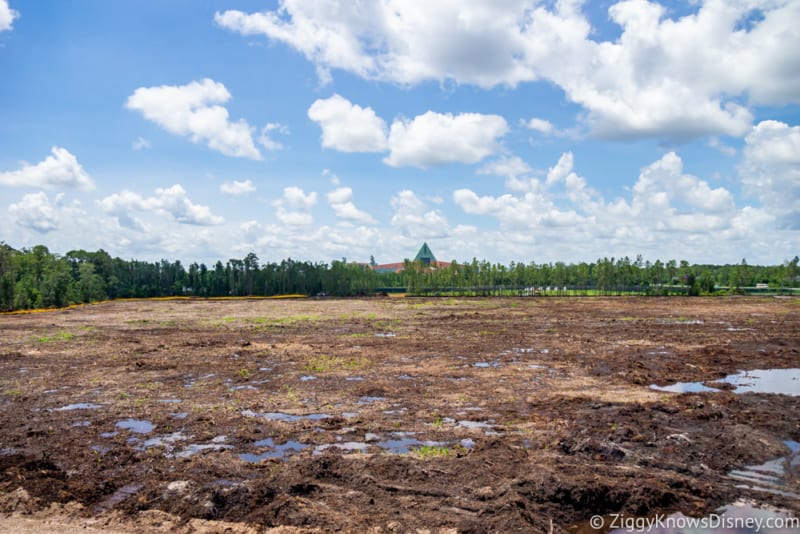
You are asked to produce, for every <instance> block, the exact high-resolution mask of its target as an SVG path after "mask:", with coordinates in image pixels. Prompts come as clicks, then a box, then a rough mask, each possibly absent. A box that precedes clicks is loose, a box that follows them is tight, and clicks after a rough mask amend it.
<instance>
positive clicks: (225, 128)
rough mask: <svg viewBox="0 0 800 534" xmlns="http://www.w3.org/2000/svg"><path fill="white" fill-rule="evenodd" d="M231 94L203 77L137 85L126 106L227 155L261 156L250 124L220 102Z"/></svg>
mask: <svg viewBox="0 0 800 534" xmlns="http://www.w3.org/2000/svg"><path fill="white" fill-rule="evenodd" d="M230 98H231V94H230V93H229V92H228V90H227V89H226V88H225V86H224V85H223V84H221V83H217V82H215V81H214V80H210V79H208V78H205V79H203V81H201V82H197V81H193V82H190V83H188V84H186V85H178V86H176V85H162V86H159V87H140V88H138V89H136V90H135V91H134V92H133V94H132V95H131V96H129V97H128V100H127V102H126V104H125V106H126V107H127V108H128V109H132V110H136V111H140V112H141V113H142V115H144V117H145V118H146V119H147V120H150V121H153V122H155V123H156V124H158V125H159V126H161V127H162V128H164V129H165V130H167V131H168V132H170V133H172V134H175V135H181V136H185V137H189V138H190V139H191V140H192V142H193V143H200V142H205V143H207V144H208V147H209V148H211V149H213V150H216V151H218V152H221V153H223V154H225V155H226V156H235V157H243V158H250V159H255V160H260V159H261V153H260V152H259V151H258V149H257V148H256V147H255V144H254V143H253V137H252V131H253V128H252V127H251V126H250V125H248V124H247V122H246V121H245V120H243V119H242V120H239V121H236V122H231V121H230V120H229V117H228V110H227V109H225V108H224V107H223V106H221V105H219V104H224V103H225V102H227V101H228V100H230Z"/></svg>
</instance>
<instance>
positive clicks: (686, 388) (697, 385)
mask: <svg viewBox="0 0 800 534" xmlns="http://www.w3.org/2000/svg"><path fill="white" fill-rule="evenodd" d="M650 389H655V390H656V391H666V392H669V393H704V392H707V391H716V392H719V391H720V390H718V389H714V388H710V387H708V386H704V385H703V383H702V382H677V383H675V384H672V385H669V386H657V385H655V384H653V385H651V386H650Z"/></svg>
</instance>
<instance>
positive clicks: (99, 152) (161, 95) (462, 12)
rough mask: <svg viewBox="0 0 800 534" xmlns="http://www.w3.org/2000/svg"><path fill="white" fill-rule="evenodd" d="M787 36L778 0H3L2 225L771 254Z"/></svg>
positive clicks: (793, 63) (448, 248)
mask: <svg viewBox="0 0 800 534" xmlns="http://www.w3.org/2000/svg"><path fill="white" fill-rule="evenodd" d="M798 49H800V1H798V0H777V1H776V0H763V1H757V0H737V1H727V2H725V1H706V2H695V1H691V2H662V3H658V2H648V1H645V0H625V1H622V2H613V1H612V2H605V1H604V2H585V3H584V2H580V1H577V0H559V1H543V2H536V1H525V0H471V1H457V0H451V1H447V2H421V1H419V2H418V1H407V0H403V1H400V0H372V1H369V2H361V3H358V4H357V3H354V2H345V1H334V0H284V1H282V2H275V1H256V0H246V1H244V0H243V1H227V2H221V1H220V2H216V1H211V0H204V1H195V0H180V1H179V0H170V1H165V2H156V1H147V2H138V1H136V2H134V1H126V0H119V1H115V2H100V1H97V0H92V1H88V0H73V1H71V2H61V1H57V0H0V72H2V73H3V76H2V82H0V240H2V241H5V242H6V243H8V244H10V245H11V246H14V247H29V246H33V245H36V244H45V245H47V246H48V247H49V248H50V249H51V250H52V251H54V252H57V253H62V254H63V253H65V252H67V251H69V250H72V249H78V248H83V249H88V250H95V249H98V248H103V249H105V250H107V251H109V252H110V253H111V254H113V255H118V256H121V257H124V258H140V259H159V258H170V259H181V260H183V261H185V262H191V261H206V262H211V261H216V260H217V259H223V260H225V259H227V258H231V257H243V256H244V255H245V254H247V253H248V252H250V251H253V252H255V253H256V254H257V255H258V256H259V257H260V258H261V259H262V261H278V260H280V259H282V258H286V257H292V258H296V259H310V260H315V261H317V260H320V261H330V260H331V259H338V258H342V257H346V258H348V260H357V261H365V260H367V259H369V257H370V255H374V256H375V258H376V260H377V261H379V262H390V261H399V260H402V259H403V258H405V257H413V255H414V254H415V253H416V250H417V249H418V248H419V246H420V244H421V243H422V242H423V241H427V242H428V243H429V244H430V246H431V248H432V249H433V251H434V253H435V254H436V255H437V257H438V258H439V259H442V260H451V259H455V260H459V261H462V260H471V259H472V258H473V257H478V258H486V259H489V260H492V261H501V262H509V261H512V260H513V261H524V262H529V261H537V262H545V261H567V262H577V261H583V260H586V261H592V260H595V259H597V258H599V257H603V256H608V257H611V256H615V257H620V256H625V255H627V256H630V257H635V256H636V255H637V254H642V255H643V256H644V258H645V259H650V260H655V259H659V258H660V259H671V258H675V259H687V260H689V261H691V262H698V263H728V262H738V261H740V260H741V259H742V258H746V259H747V261H748V262H750V263H769V264H776V263H781V262H783V261H785V260H787V259H791V258H792V257H794V256H795V255H797V254H798V253H800V233H799V232H800V56H798V54H796V50H798Z"/></svg>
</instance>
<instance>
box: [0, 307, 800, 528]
mask: <svg viewBox="0 0 800 534" xmlns="http://www.w3.org/2000/svg"><path fill="white" fill-rule="evenodd" d="M798 351H800V300H797V299H778V298H768V299H758V298H716V299H701V298H697V299H691V298H686V299H684V298H669V299H659V298H608V299H605V298H586V299H580V298H570V299H550V298H536V299H532V298H531V299H458V300H454V299H450V300H445V299H439V300H437V299H408V298H407V299H386V298H384V299H379V298H376V299H363V300H327V299H322V300H284V301H265V300H253V301H214V302H211V301H201V300H198V301H171V302H170V301H167V302H162V301H125V302H112V303H105V304H101V305H94V306H86V307H81V308H77V309H73V310H65V311H55V312H49V313H41V314H31V315H15V316H4V317H0V408H1V409H0V517H3V518H2V519H0V530H9V529H12V528H13V529H17V530H21V531H26V530H25V529H26V528H28V529H29V530H27V531H30V532H33V531H36V530H37V529H42V528H47V529H48V530H60V531H70V530H71V529H74V531H76V532H77V531H82V532H91V531H92V530H91V529H97V531H113V532H143V531H175V530H178V531H184V532H216V531H226V530H227V531H229V532H262V531H267V529H271V528H278V530H276V532H298V531H302V532H305V531H310V532H313V531H326V532H327V531H331V530H341V531H352V532H365V531H371V532H413V531H417V530H422V531H424V530H428V531H430V532H440V531H441V532H452V531H459V532H460V531H465V532H484V531H487V532H490V531H491V532H509V531H534V532H535V531H549V530H551V529H552V530H553V531H555V532H559V531H571V530H574V529H575V527H574V526H575V525H580V524H581V523H583V522H585V521H586V520H588V519H589V517H591V516H592V515H594V514H611V513H620V512H621V513H624V514H627V515H631V516H633V515H637V516H643V515H652V514H655V513H658V512H672V511H681V512H683V513H684V514H687V515H692V516H698V515H701V514H705V513H709V512H711V511H713V510H714V509H716V508H717V507H719V506H721V505H725V504H728V503H731V502H733V501H734V500H736V499H738V498H749V499H755V500H756V501H757V502H759V503H768V504H771V505H774V506H779V507H782V508H785V509H787V510H790V511H791V512H793V513H794V514H798V513H800V500H797V499H795V498H793V497H791V496H782V495H778V494H772V493H766V492H762V491H755V490H753V489H749V488H746V487H738V486H741V485H742V483H741V481H737V480H734V479H731V478H730V477H729V476H728V473H729V472H730V471H731V470H733V469H740V468H742V467H743V466H746V465H752V464H760V463H763V462H766V461H768V460H771V459H774V458H778V457H781V456H785V455H787V454H788V453H789V451H788V449H787V447H786V446H785V445H784V441H785V440H795V441H800V417H798V414H800V397H797V396H786V395H769V394H752V393H748V394H736V393H733V392H732V391H720V392H715V393H694V394H675V393H665V392H662V391H656V390H653V389H651V388H649V385H651V384H659V385H666V384H670V383H674V382H677V381H700V382H706V383H707V384H712V383H713V382H714V381H715V380H718V379H719V378H721V377H724V376H725V375H727V374H730V373H735V372H737V370H740V369H749V370H750V369H769V368H796V367H800V353H798ZM311 377H313V378H311ZM712 385H713V384H712ZM79 403H87V404H90V406H89V407H85V406H84V407H80V406H79V407H74V406H71V405H74V404H79ZM92 405H93V406H94V407H93V406H92ZM68 408H74V409H68ZM272 413H282V414H286V415H283V416H280V417H282V418H281V419H274V418H271V417H274V416H271V415H270V414H272ZM289 416H297V417H289ZM130 419H133V420H134V424H135V422H136V421H143V422H149V423H150V424H151V425H152V428H149V427H147V425H144V426H145V427H144V428H139V429H127V428H123V427H120V426H118V423H120V422H125V421H128V420H130ZM134 430H142V432H135V431H134ZM266 439H271V440H272V441H271V442H270V443H266V444H265V443H259V442H260V441H261V440H266ZM403 439H407V440H417V441H414V442H411V448H410V451H409V450H406V449H408V443H405V444H402V443H399V441H401V440H403ZM148 440H149V441H148ZM289 440H293V441H295V442H297V443H295V444H291V443H290V444H288V445H286V447H285V448H283V449H281V448H279V447H278V446H280V445H282V444H284V443H286V442H287V441H289ZM387 442H391V443H387ZM270 444H271V445H272V447H270V446H269V445H270ZM337 444H338V446H336V445H337ZM403 445H405V448H403V447H402V446H403ZM424 445H427V446H424ZM393 447H394V448H393ZM398 447H399V448H398ZM298 449H302V450H298ZM398 452H400V454H398ZM263 453H273V454H272V456H275V457H274V458H270V457H265V458H263V459H261V460H260V461H245V460H243V459H242V458H241V457H240V455H242V454H252V455H258V454H262V455H263ZM265 456H269V455H265ZM246 458H247V457H246ZM250 459H255V458H250ZM783 489H784V490H785V492H787V493H795V494H796V493H800V484H799V483H798V479H797V478H796V477H795V478H792V477H788V476H787V478H786V480H785V481H784V488H783Z"/></svg>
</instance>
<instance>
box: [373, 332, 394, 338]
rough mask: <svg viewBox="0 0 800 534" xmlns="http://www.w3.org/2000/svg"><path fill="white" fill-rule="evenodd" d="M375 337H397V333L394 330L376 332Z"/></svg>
mask: <svg viewBox="0 0 800 534" xmlns="http://www.w3.org/2000/svg"><path fill="white" fill-rule="evenodd" d="M375 337H397V334H395V333H394V332H378V333H376V334H375Z"/></svg>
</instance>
